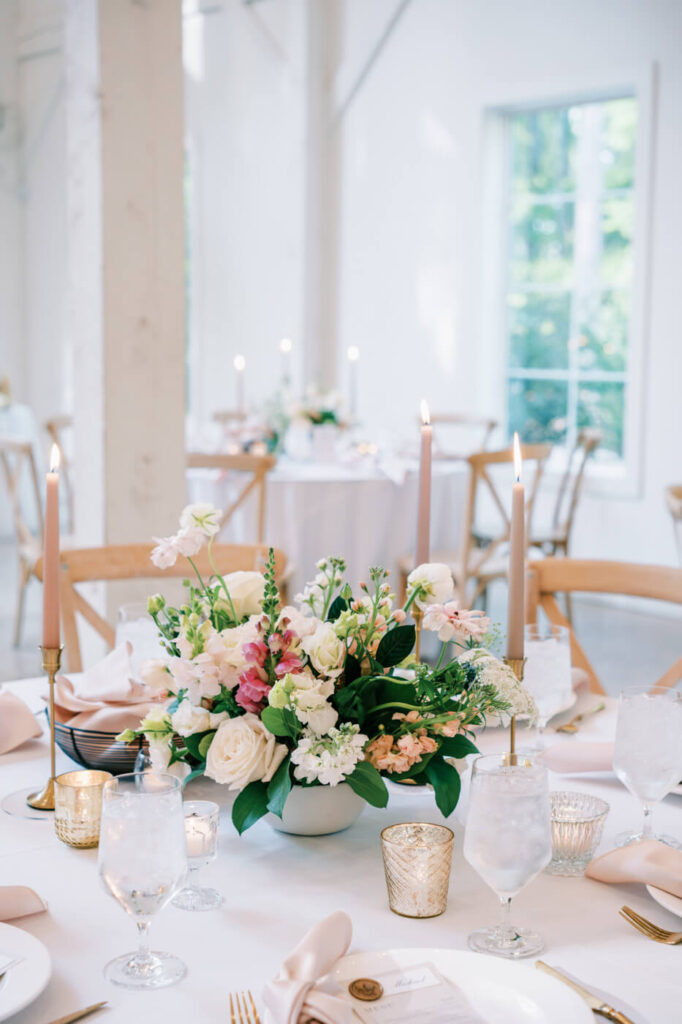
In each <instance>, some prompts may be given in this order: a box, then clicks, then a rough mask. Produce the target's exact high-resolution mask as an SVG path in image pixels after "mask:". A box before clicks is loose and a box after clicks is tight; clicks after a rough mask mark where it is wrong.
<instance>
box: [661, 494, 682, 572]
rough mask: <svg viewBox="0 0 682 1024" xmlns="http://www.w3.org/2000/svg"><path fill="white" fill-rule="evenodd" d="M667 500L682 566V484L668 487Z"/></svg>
mask: <svg viewBox="0 0 682 1024" xmlns="http://www.w3.org/2000/svg"><path fill="white" fill-rule="evenodd" d="M665 499H666V503H667V505H668V511H669V512H670V515H671V516H672V517H673V529H674V531H675V541H676V543H677V556H678V558H679V560H680V565H682V484H674V485H673V486H672V487H666V490H665Z"/></svg>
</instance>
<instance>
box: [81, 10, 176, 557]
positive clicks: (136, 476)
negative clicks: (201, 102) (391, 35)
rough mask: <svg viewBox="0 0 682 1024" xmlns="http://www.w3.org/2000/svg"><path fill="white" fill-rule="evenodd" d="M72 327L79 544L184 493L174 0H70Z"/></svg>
mask: <svg viewBox="0 0 682 1024" xmlns="http://www.w3.org/2000/svg"><path fill="white" fill-rule="evenodd" d="M65 39H66V67H67V124H68V152H69V182H68V193H69V196H68V205H69V231H68V254H67V258H68V276H69V309H68V318H69V329H70V331H69V333H70V341H71V345H72V348H73V359H74V425H75V439H74V440H75V464H76V477H77V478H76V529H77V541H78V543H80V544H101V543H128V542H133V541H144V540H148V539H150V538H151V535H152V534H162V533H165V532H171V531H172V530H173V529H174V527H175V524H176V522H177V516H178V512H179V510H180V509H181V507H182V505H183V503H184V501H185V480H184V412H185V394H184V390H185V352H184V346H185V323H184V280H183V276H184V237H183V232H184V229H183V192H182V182H183V70H182V25H181V4H180V3H179V2H178V3H172V2H168V0H145V3H144V4H141V3H137V2H135V0H98V2H93V0H69V3H68V4H66V33H65Z"/></svg>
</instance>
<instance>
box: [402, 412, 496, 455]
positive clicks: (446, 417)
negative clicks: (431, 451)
mask: <svg viewBox="0 0 682 1024" xmlns="http://www.w3.org/2000/svg"><path fill="white" fill-rule="evenodd" d="M419 422H420V423H421V420H420V421H419ZM431 425H432V427H433V429H434V440H435V441H436V442H437V443H436V444H435V445H434V447H435V449H436V451H435V458H438V459H465V458H466V457H467V455H469V454H470V453H471V448H470V449H469V451H468V452H457V451H450V450H448V449H447V448H445V447H443V446H442V445H441V444H440V443H439V442H440V438H441V431H440V430H439V429H438V428H439V427H441V426H443V427H462V428H463V429H465V430H467V431H468V432H470V433H472V434H473V432H474V431H476V432H477V433H478V434H479V438H478V441H477V443H476V444H475V445H474V446H473V447H474V449H475V450H476V451H485V450H486V449H487V447H488V445H489V443H490V438H491V436H492V434H493V432H494V431H495V430H496V428H497V426H498V422H497V420H495V419H491V418H490V417H489V416H479V415H477V414H476V413H468V412H452V413H450V412H435V413H432V414H431Z"/></svg>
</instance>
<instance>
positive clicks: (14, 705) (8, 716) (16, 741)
mask: <svg viewBox="0 0 682 1024" xmlns="http://www.w3.org/2000/svg"><path fill="white" fill-rule="evenodd" d="M42 732H43V730H42V729H41V728H40V725H39V724H38V721H37V719H36V716H35V715H34V714H33V713H32V711H31V710H30V709H29V707H28V705H27V704H25V703H24V701H23V700H22V699H21V697H17V696H16V694H14V693H9V692H7V691H5V692H3V693H0V754H6V753H7V751H8V750H14V748H15V747H20V746H21V744H22V743H25V742H26V740H32V739H35V738H36V737H38V736H41V735H42Z"/></svg>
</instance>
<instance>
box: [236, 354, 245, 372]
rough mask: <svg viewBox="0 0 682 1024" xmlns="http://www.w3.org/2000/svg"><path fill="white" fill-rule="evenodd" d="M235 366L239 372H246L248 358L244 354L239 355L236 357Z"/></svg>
mask: <svg viewBox="0 0 682 1024" xmlns="http://www.w3.org/2000/svg"><path fill="white" fill-rule="evenodd" d="M234 368H235V370H236V371H237V373H243V372H244V370H245V369H246V359H244V356H242V355H238V356H235V357H234Z"/></svg>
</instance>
